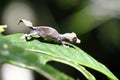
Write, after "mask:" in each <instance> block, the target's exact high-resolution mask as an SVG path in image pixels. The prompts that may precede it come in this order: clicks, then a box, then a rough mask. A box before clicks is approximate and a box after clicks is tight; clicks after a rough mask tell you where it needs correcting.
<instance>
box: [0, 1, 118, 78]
mask: <svg viewBox="0 0 120 80" xmlns="http://www.w3.org/2000/svg"><path fill="white" fill-rule="evenodd" d="M119 3H120V1H119V0H118V1H117V0H114V1H109V0H0V24H7V25H8V29H6V32H5V33H4V34H5V35H8V34H14V33H20V32H22V33H23V32H24V33H27V32H29V29H28V28H26V27H18V26H17V22H18V21H19V20H20V19H28V20H30V21H32V22H33V23H34V25H36V26H38V25H46V26H52V27H54V28H56V29H57V30H58V31H59V33H66V32H75V33H76V34H77V35H78V37H79V39H81V44H78V45H77V46H79V47H80V48H81V49H83V50H84V51H86V52H87V53H89V54H90V55H91V56H92V57H94V58H95V59H96V60H98V61H99V62H101V63H103V64H104V65H106V66H107V67H108V68H109V69H110V70H111V71H112V72H113V74H115V75H116V76H117V77H118V78H120V69H119V68H120V63H119V61H120V17H119V16H120V6H119ZM21 26H23V25H21ZM48 64H50V65H53V66H54V67H55V68H57V69H59V70H61V71H63V72H64V73H67V74H68V75H70V76H73V77H74V78H75V79H80V80H84V79H85V78H84V76H83V75H82V74H81V73H80V72H78V71H77V70H75V69H73V68H72V67H70V66H67V65H65V64H61V63H57V62H48ZM88 70H89V71H91V72H92V73H93V74H94V75H95V77H96V78H97V80H107V78H106V76H104V75H103V74H101V73H99V72H96V71H94V70H91V69H88ZM34 73H35V77H36V80H46V79H45V78H44V77H42V76H41V75H39V74H37V73H36V72H34ZM42 78H43V79H42Z"/></svg>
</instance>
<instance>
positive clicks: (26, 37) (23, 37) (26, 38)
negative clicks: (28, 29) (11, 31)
mask: <svg viewBox="0 0 120 80" xmlns="http://www.w3.org/2000/svg"><path fill="white" fill-rule="evenodd" d="M34 34H37V33H30V34H24V35H23V36H22V37H21V39H25V40H27V41H28V40H29V39H28V38H29V37H31V36H32V35H34Z"/></svg>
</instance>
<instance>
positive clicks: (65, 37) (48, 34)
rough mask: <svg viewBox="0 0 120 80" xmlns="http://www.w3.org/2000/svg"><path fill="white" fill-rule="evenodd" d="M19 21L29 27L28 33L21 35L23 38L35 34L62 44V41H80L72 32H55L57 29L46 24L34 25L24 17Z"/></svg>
mask: <svg viewBox="0 0 120 80" xmlns="http://www.w3.org/2000/svg"><path fill="white" fill-rule="evenodd" d="M20 22H23V23H24V24H25V25H26V26H28V27H29V28H30V29H31V32H30V34H25V35H24V36H23V37H25V38H27V37H29V36H32V35H33V34H37V35H39V36H40V37H43V38H44V39H45V40H52V41H54V42H58V43H62V44H63V41H68V42H73V43H80V40H79V39H78V38H77V36H76V34H75V33H74V32H72V33H65V34H59V33H58V32H57V30H55V29H54V28H52V27H47V26H38V27H34V26H33V25H32V22H30V21H27V20H25V19H22V20H20V21H19V23H20Z"/></svg>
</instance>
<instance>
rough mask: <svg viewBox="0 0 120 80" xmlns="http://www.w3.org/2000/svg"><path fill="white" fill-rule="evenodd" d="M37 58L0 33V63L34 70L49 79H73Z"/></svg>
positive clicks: (36, 55) (37, 56)
mask: <svg viewBox="0 0 120 80" xmlns="http://www.w3.org/2000/svg"><path fill="white" fill-rule="evenodd" d="M18 39H19V38H18ZM39 58H40V56H39V55H38V54H34V53H32V52H29V51H26V50H24V48H22V47H20V46H17V45H14V43H12V42H10V41H9V40H7V39H5V38H4V37H3V36H2V35H0V63H5V62H7V63H10V64H13V65H16V66H19V67H23V68H27V69H32V70H35V71H36V72H38V73H40V74H42V75H43V76H45V77H46V78H48V79H50V80H73V78H71V77H70V76H68V75H66V74H64V73H62V72H60V71H58V70H56V69H55V68H53V67H51V66H50V65H43V64H41V62H40V60H39ZM41 59H42V57H41ZM43 61H44V59H43ZM51 72H52V73H51Z"/></svg>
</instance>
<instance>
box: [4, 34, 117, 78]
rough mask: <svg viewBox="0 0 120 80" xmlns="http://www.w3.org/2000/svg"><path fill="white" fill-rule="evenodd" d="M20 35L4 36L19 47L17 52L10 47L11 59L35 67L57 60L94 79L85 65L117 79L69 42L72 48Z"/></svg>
mask: <svg viewBox="0 0 120 80" xmlns="http://www.w3.org/2000/svg"><path fill="white" fill-rule="evenodd" d="M21 36H22V34H15V35H10V36H6V37H5V38H4V39H8V40H9V41H10V42H11V43H13V44H12V45H14V46H16V45H17V47H19V48H21V50H20V51H19V52H18V51H17V50H16V51H14V48H15V47H12V49H13V52H12V55H11V60H12V61H18V62H22V63H24V64H26V65H30V66H32V65H34V66H36V67H39V64H45V63H46V62H48V61H57V62H61V63H64V64H67V65H70V66H72V67H74V68H76V69H77V70H79V71H80V72H81V73H83V75H84V76H85V77H86V78H87V79H89V80H95V78H94V76H93V75H92V74H91V73H90V72H89V71H87V70H86V69H85V68H84V67H83V66H85V67H89V68H91V69H94V70H97V71H99V72H101V73H103V74H105V75H106V76H107V77H108V78H109V79H111V80H118V79H117V77H115V76H114V74H112V72H111V71H110V70H109V69H107V68H106V67H105V66H104V65H103V64H101V63H99V62H98V61H96V60H95V59H93V58H92V57H91V56H90V55H88V54H87V53H86V52H84V51H83V50H81V49H80V48H78V47H76V46H74V45H71V44H70V45H71V46H73V47H74V48H73V47H69V48H65V47H63V46H62V45H57V44H48V43H43V42H40V41H38V40H33V41H27V42H26V41H25V40H21V39H20V37H21ZM12 49H11V50H12ZM22 49H23V50H22ZM57 80H58V79H57ZM67 80H68V79H67Z"/></svg>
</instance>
